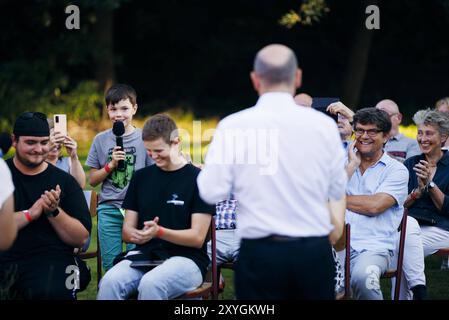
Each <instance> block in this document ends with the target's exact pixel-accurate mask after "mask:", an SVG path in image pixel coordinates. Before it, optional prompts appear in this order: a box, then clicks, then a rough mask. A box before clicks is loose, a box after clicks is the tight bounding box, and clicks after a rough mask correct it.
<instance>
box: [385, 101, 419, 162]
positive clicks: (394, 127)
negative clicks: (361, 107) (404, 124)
mask: <svg viewBox="0 0 449 320" xmlns="http://www.w3.org/2000/svg"><path fill="white" fill-rule="evenodd" d="M376 109H380V110H383V111H385V112H386V113H388V115H389V116H390V119H391V131H390V135H389V136H390V137H389V139H388V141H387V144H386V145H385V147H384V150H385V151H386V152H387V153H388V155H389V156H391V157H392V158H394V159H396V160H399V161H400V162H404V161H405V159H407V158H410V157H413V156H416V155H418V154H421V151H420V150H419V146H418V142H416V140H414V139H410V138H407V137H406V136H404V135H403V134H401V133H399V125H400V124H401V121H402V114H401V113H400V112H399V107H398V105H397V104H396V103H395V102H394V101H393V100H390V99H385V100H382V101H380V102H379V103H377V105H376Z"/></svg>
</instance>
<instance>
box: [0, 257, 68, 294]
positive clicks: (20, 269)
mask: <svg viewBox="0 0 449 320" xmlns="http://www.w3.org/2000/svg"><path fill="white" fill-rule="evenodd" d="M71 265H76V262H75V259H74V258H73V257H69V256H67V257H65V256H60V257H52V258H50V257H42V258H41V259H26V260H21V261H17V262H14V263H2V264H0V299H7V300H10V299H14V300H16V299H19V300H22V299H25V300H29V299H32V300H75V299H76V292H75V288H74V285H73V284H74V283H75V282H74V281H71V278H69V277H70V276H72V277H73V275H74V272H72V273H71V272H70V268H69V269H67V267H68V266H71ZM66 271H69V272H68V273H66ZM72 285H73V286H72Z"/></svg>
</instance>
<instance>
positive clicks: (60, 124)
mask: <svg viewBox="0 0 449 320" xmlns="http://www.w3.org/2000/svg"><path fill="white" fill-rule="evenodd" d="M53 122H54V124H55V132H59V133H60V134H62V135H64V136H66V135H67V115H65V114H55V115H54V116H53Z"/></svg>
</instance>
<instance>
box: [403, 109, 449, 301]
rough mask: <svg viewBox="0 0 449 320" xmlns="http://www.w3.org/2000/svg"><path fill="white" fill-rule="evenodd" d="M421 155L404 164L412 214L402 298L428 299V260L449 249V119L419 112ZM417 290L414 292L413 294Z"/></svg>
mask: <svg viewBox="0 0 449 320" xmlns="http://www.w3.org/2000/svg"><path fill="white" fill-rule="evenodd" d="M413 121H414V122H415V123H416V125H417V126H418V135H417V141H418V144H419V147H420V149H421V152H422V153H421V154H420V155H417V156H414V157H411V158H409V159H407V160H406V161H405V162H404V165H405V166H406V167H407V169H408V170H409V174H410V178H409V183H408V191H409V195H408V197H407V200H406V201H405V204H404V206H406V207H407V208H408V210H409V219H408V220H407V236H406V244H405V252H406V254H405V256H404V267H403V269H404V277H405V279H403V280H404V281H402V283H401V286H402V288H401V298H403V299H410V298H411V297H412V295H411V292H410V289H412V291H413V298H414V299H421V298H425V296H426V287H425V284H426V282H425V275H424V257H426V256H428V255H431V254H433V253H435V252H436V251H438V250H439V249H441V248H447V247H449V153H448V151H447V150H443V149H442V146H444V144H445V142H446V140H447V138H448V135H449V116H448V115H447V114H444V113H442V112H438V111H435V110H430V109H428V110H421V111H418V112H417V113H416V114H415V115H414V117H413ZM413 289H414V290H413Z"/></svg>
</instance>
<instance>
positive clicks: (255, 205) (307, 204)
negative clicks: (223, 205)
mask: <svg viewBox="0 0 449 320" xmlns="http://www.w3.org/2000/svg"><path fill="white" fill-rule="evenodd" d="M214 140H215V141H214V142H213V143H212V144H211V147H210V149H209V152H208V158H207V159H206V163H217V164H218V165H216V166H213V167H214V168H211V167H210V166H209V167H207V166H206V168H205V170H213V171H215V170H217V172H220V171H221V169H220V168H219V166H220V165H222V164H223V163H224V164H225V165H227V164H230V163H231V162H232V168H233V177H232V178H233V186H232V189H233V192H234V193H235V195H236V199H237V200H238V201H239V209H240V210H239V216H238V223H239V229H238V232H239V234H240V236H244V237H245V238H259V237H264V236H267V235H269V234H270V233H273V230H283V232H282V235H286V236H295V237H299V236H310V235H321V236H323V235H328V234H329V231H330V230H331V229H332V226H331V224H330V218H329V211H328V208H327V204H326V203H327V200H328V199H329V197H331V198H332V197H333V198H337V199H338V198H340V197H341V196H342V195H343V193H344V185H345V182H346V176H345V174H344V170H343V166H344V154H343V150H342V148H341V142H340V140H339V136H338V130H337V126H336V124H335V123H333V122H332V120H331V119H330V118H327V117H326V116H325V115H322V114H320V113H319V112H316V111H315V110H312V109H306V108H298V107H297V106H296V105H295V103H294V100H293V98H292V96H291V95H289V94H287V93H280V92H275V93H267V94H264V95H263V96H261V98H260V99H259V101H258V103H257V105H256V106H255V107H253V108H249V109H246V110H244V111H241V112H238V113H236V114H233V115H231V116H229V117H227V118H225V119H224V120H223V121H221V122H220V124H219V127H218V129H217V133H216V135H215V137H214ZM224 150H226V152H223V151H224ZM229 150H232V152H229ZM220 161H221V162H220ZM242 164H247V165H242ZM248 164H249V165H248ZM223 172H224V171H222V173H223ZM206 173H207V172H206ZM222 173H220V174H222ZM201 176H202V174H200V180H199V183H201ZM225 180H226V178H225ZM203 182H204V183H205V184H207V182H206V181H203ZM223 188H227V185H225V184H224V185H223ZM215 192H217V193H221V192H224V191H223V190H220V186H217V187H216V188H214V190H211V191H210V193H209V195H210V194H211V193H215ZM206 197H207V195H206ZM312 212H313V214H311V213H312ZM273 217H276V218H275V219H273ZM254 221H258V222H257V223H255V222H254ZM274 225H276V228H273V226H274ZM298 226H301V227H300V228H298ZM317 231H318V232H317ZM277 233H279V231H278V232H277Z"/></svg>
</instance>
